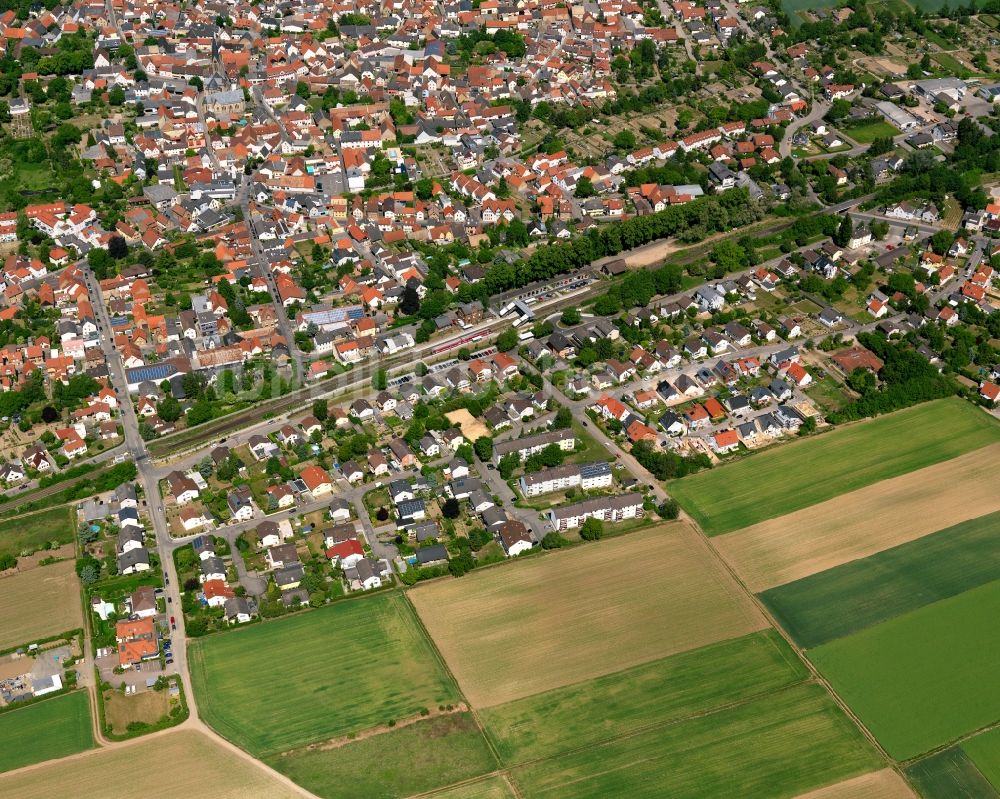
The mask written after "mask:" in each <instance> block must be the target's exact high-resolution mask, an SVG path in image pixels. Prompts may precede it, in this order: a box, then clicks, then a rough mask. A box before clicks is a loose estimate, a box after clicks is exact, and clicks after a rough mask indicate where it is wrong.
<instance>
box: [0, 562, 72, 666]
mask: <svg viewBox="0 0 1000 799" xmlns="http://www.w3.org/2000/svg"><path fill="white" fill-rule="evenodd" d="M82 626H83V610H82V608H81V606H80V581H79V580H78V579H77V576H76V569H75V566H74V564H73V561H71V560H65V561H60V562H59V563H53V564H51V565H49V566H38V567H36V568H34V569H29V570H28V571H24V572H21V573H20V574H15V575H13V576H11V577H4V578H3V579H2V580H0V649H7V648H8V647H14V646H18V645H20V644H27V643H31V642H33V641H37V640H39V639H41V638H47V637H49V636H50V635H58V634H59V633H64V632H68V631H69V630H76V629H78V628H80V627H82Z"/></svg>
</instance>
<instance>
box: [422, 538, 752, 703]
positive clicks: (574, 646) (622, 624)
mask: <svg viewBox="0 0 1000 799" xmlns="http://www.w3.org/2000/svg"><path fill="white" fill-rule="evenodd" d="M614 564H620V565H623V566H624V565H625V564H628V568H630V569H633V570H634V579H616V578H615V577H614V576H613V571H614ZM407 596H408V597H409V598H410V599H411V601H412V602H413V604H414V606H415V607H416V608H417V611H418V612H419V614H420V617H421V619H422V620H423V622H424V624H425V625H426V627H427V629H428V631H429V632H430V634H431V637H432V638H433V639H434V641H435V642H436V643H437V645H438V648H439V650H440V651H441V654H442V655H443V656H444V659H445V660H446V661H447V663H448V666H449V667H450V668H451V670H452V673H453V674H454V675H455V677H456V678H457V680H458V683H459V685H460V686H461V688H462V691H463V692H464V694H465V696H466V698H467V699H468V700H469V702H470V703H471V704H472V706H473V707H476V708H483V707H490V706H493V705H499V704H503V703H505V702H511V701H513V700H515V699H521V698H523V697H525V696H531V695H532V694H537V693H541V692H543V691H548V690H551V689H553V688H559V687H561V686H565V685H571V684H573V683H579V682H583V681H585V680H589V679H592V678H594V677H599V676H601V675H604V674H609V673H611V672H613V671H621V670H622V669H627V668H630V667H632V666H637V665H639V664H641V663H647V662H649V661H650V660H655V659H658V658H662V657H666V656H668V655H673V654H676V653H678V652H684V651H687V650H690V649H696V648H698V647H701V646H706V645H707V644H711V643H715V642H716V641H720V640H726V639H728V638H735V637H737V636H740V635H744V634H746V633H750V632H754V631H755V630H761V629H764V628H765V627H766V626H767V625H766V622H765V620H764V618H763V616H762V615H761V614H760V612H759V611H758V610H757V609H756V607H755V606H754V605H753V603H752V602H751V601H750V599H749V597H747V596H746V595H745V594H744V593H743V592H742V591H741V590H740V589H739V587H738V586H737V585H736V584H735V583H734V582H733V581H732V579H731V578H730V576H729V575H728V573H726V571H725V570H724V569H723V568H722V566H721V565H719V564H718V563H717V562H716V561H715V559H714V558H713V557H712V555H711V553H710V552H708V551H706V547H705V543H704V541H703V540H702V539H701V538H700V536H699V535H698V533H697V532H696V531H695V530H693V529H692V528H691V527H690V526H688V525H686V524H683V523H677V522H675V523H671V524H666V525H661V526H660V527H657V528H652V529H649V530H644V531H642V532H637V533H633V534H631V535H627V536H622V537H620V538H616V539H614V540H609V541H605V542H602V543H601V544H600V546H584V547H574V548H573V549H570V550H565V551H562V552H557V553H553V554H550V555H546V556H545V557H544V558H536V559H532V560H526V561H524V562H521V563H513V564H511V565H509V566H507V567H506V568H503V569H488V570H485V571H482V572H473V573H472V574H471V575H469V576H468V577H466V578H464V579H462V580H447V581H440V582H436V583H433V584H431V585H424V586H419V587H417V588H415V589H413V590H411V591H409V592H408V593H407Z"/></svg>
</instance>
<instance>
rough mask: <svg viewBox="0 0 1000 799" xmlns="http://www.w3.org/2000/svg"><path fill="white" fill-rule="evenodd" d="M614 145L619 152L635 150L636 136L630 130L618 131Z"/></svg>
mask: <svg viewBox="0 0 1000 799" xmlns="http://www.w3.org/2000/svg"><path fill="white" fill-rule="evenodd" d="M614 145H615V147H617V148H618V149H619V150H634V149H635V134H634V133H633V132H632V131H631V130H629V129H628V128H626V129H625V130H620V131H618V133H616V134H615V138H614Z"/></svg>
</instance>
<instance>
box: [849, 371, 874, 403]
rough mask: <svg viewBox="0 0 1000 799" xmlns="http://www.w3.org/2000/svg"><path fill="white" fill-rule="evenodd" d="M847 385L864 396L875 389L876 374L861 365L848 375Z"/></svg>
mask: <svg viewBox="0 0 1000 799" xmlns="http://www.w3.org/2000/svg"><path fill="white" fill-rule="evenodd" d="M847 385H848V386H850V387H851V388H852V389H854V390H855V391H857V392H858V393H859V394H861V395H862V396H864V395H865V394H867V393H869V392H871V391H874V390H875V375H874V373H872V372H870V371H868V370H867V369H864V368H862V367H860V366H859V367H858V368H857V369H855V370H854V371H853V372H851V373H850V374H849V375H848V376H847Z"/></svg>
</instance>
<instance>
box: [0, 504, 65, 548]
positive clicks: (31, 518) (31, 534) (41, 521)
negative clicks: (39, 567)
mask: <svg viewBox="0 0 1000 799" xmlns="http://www.w3.org/2000/svg"><path fill="white" fill-rule="evenodd" d="M75 534H76V530H75V528H74V524H73V509H72V508H70V507H61V508H50V509H49V510H43V511H42V512H41V513H32V514H29V515H27V516H17V517H15V518H12V519H5V520H4V521H2V522H0V555H6V554H10V555H14V556H15V557H16V556H18V555H20V554H21V553H22V552H37V551H38V550H39V549H41V548H42V547H43V545H44V544H45V543H47V542H50V541H51V542H52V543H55V544H69V543H71V542H72V541H73V537H74V535H75Z"/></svg>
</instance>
